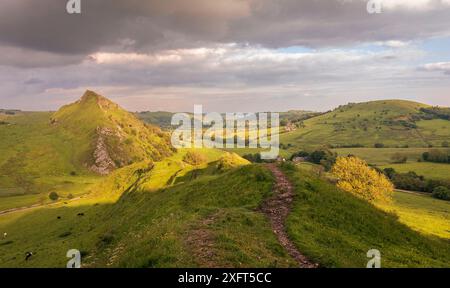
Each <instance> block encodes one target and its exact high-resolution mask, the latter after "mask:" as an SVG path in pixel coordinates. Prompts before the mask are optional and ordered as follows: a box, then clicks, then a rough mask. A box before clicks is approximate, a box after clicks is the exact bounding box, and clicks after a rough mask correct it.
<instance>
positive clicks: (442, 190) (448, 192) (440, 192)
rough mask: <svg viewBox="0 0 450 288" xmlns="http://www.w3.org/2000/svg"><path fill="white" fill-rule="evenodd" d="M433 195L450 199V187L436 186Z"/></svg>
mask: <svg viewBox="0 0 450 288" xmlns="http://www.w3.org/2000/svg"><path fill="white" fill-rule="evenodd" d="M432 196H433V197H434V198H437V199H441V200H447V201H450V189H448V188H446V187H444V186H439V187H436V188H434V190H433V194H432Z"/></svg>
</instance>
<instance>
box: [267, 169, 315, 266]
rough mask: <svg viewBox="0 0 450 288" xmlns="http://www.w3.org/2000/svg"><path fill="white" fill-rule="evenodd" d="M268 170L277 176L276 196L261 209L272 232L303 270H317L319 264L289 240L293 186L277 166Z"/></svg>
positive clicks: (268, 200)
mask: <svg viewBox="0 0 450 288" xmlns="http://www.w3.org/2000/svg"><path fill="white" fill-rule="evenodd" d="M267 168H268V169H269V170H270V171H271V172H272V174H273V175H274V176H275V181H276V183H275V187H274V195H273V196H272V197H270V198H269V199H267V200H266V201H265V202H264V203H263V205H262V207H261V209H262V211H263V212H264V214H266V216H267V217H268V218H269V220H270V224H271V226H272V230H273V232H274V233H275V235H276V236H277V238H278V241H279V242H280V244H281V246H283V247H284V249H286V251H287V252H288V253H289V255H290V256H291V257H292V258H294V259H295V260H296V261H297V263H298V264H299V266H300V267H301V268H316V267H318V265H317V264H315V263H313V262H311V261H309V260H308V258H306V257H305V256H304V255H303V254H302V253H300V251H298V249H297V247H295V245H294V243H293V242H292V241H291V240H290V239H289V237H288V234H287V232H286V227H285V222H286V218H287V217H288V215H289V213H290V212H291V209H292V202H293V200H294V192H293V187H292V184H291V183H290V182H289V180H288V179H287V177H286V175H284V173H283V172H282V171H281V170H280V168H279V167H278V166H277V164H267Z"/></svg>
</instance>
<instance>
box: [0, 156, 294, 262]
mask: <svg viewBox="0 0 450 288" xmlns="http://www.w3.org/2000/svg"><path fill="white" fill-rule="evenodd" d="M210 152H211V151H209V152H207V153H209V155H207V157H208V162H209V165H207V166H206V167H205V168H207V167H210V165H211V164H212V163H219V162H220V161H221V160H222V159H224V157H225V158H228V157H230V155H228V154H223V153H221V155H219V154H215V155H213V154H214V153H216V152H213V154H211V153H210ZM180 157H182V155H177V156H174V157H171V158H169V159H167V160H164V161H162V162H160V164H161V166H160V167H156V166H154V167H153V166H148V165H147V164H145V163H137V164H134V165H131V166H128V167H125V168H122V169H119V170H117V171H115V172H114V173H113V174H112V175H110V176H109V177H108V178H107V180H106V181H104V182H103V183H102V184H99V186H97V187H96V188H94V189H93V190H94V191H97V193H94V194H92V195H91V197H89V198H86V199H82V200H80V201H78V202H77V203H69V204H67V205H61V206H59V207H51V208H50V207H49V208H41V209H37V210H33V211H27V212H23V213H21V212H20V213H18V214H11V215H6V216H2V217H0V231H7V232H8V239H7V240H2V241H0V255H2V256H1V261H0V266H2V267H11V266H13V267H16V266H19V267H36V266H39V267H64V265H65V263H66V261H67V259H66V257H65V253H66V252H67V250H68V249H71V248H77V249H80V250H81V251H82V254H83V255H84V257H83V264H84V265H85V266H86V267H104V266H108V267H109V266H111V267H117V266H119V267H186V266H189V267H196V266H223V267H229V266H233V267H271V266H274V267H286V266H293V265H294V262H293V261H292V260H291V259H290V258H289V257H288V256H287V255H286V253H285V252H284V251H283V249H282V248H281V246H280V245H279V244H278V243H277V240H276V237H275V236H274V234H273V233H272V231H271V229H270V225H269V224H268V223H267V222H266V220H265V218H264V216H263V215H262V214H261V213H259V212H257V210H256V208H257V207H258V206H259V204H260V203H261V201H262V199H264V198H265V197H267V196H268V195H270V194H271V188H272V176H271V175H270V174H269V173H268V172H267V171H266V170H265V169H264V168H263V167H260V166H245V167H242V168H237V170H236V169H233V168H230V169H231V170H227V171H228V172H227V171H222V172H221V171H219V170H215V171H213V169H210V170H209V173H205V174H203V175H202V176H201V177H199V178H198V179H195V180H191V181H189V182H182V183H180V184H176V185H169V186H166V184H162V181H161V180H162V178H164V177H165V178H166V179H167V178H170V176H169V174H172V175H174V173H173V171H178V168H177V169H173V171H172V173H166V171H167V170H166V169H165V168H166V167H167V166H170V167H173V166H177V165H181V163H179V159H180ZM231 157H233V156H231ZM181 159H182V158H181ZM215 159H216V160H215ZM213 160H214V161H213ZM226 162H227V163H229V161H228V160H226ZM237 165H240V164H237ZM185 168H186V169H187V170H186V171H184V172H187V171H192V170H194V169H202V168H198V167H189V166H188V165H187V166H186V167H185ZM175 174H176V172H175ZM161 175H166V176H164V177H161ZM177 177H178V176H177ZM180 177H181V176H180ZM161 186H163V187H164V186H166V187H165V188H162V189H157V188H158V187H161ZM149 187H151V188H149ZM78 213H84V216H77V214H78ZM58 216H59V217H60V219H59V220H58V219H57V217H58ZM210 244H212V245H211V246H209V245H210ZM209 247H211V248H209ZM205 249H210V250H208V251H206V252H207V253H206V252H205V253H206V254H202V252H201V251H205ZM26 251H34V252H35V256H33V258H32V259H31V260H30V261H25V260H24V259H23V255H24V252H26Z"/></svg>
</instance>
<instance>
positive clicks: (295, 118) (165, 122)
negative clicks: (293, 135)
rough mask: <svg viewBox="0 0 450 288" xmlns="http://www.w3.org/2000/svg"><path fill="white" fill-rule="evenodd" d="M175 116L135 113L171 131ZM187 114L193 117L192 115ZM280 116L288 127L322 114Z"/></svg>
mask: <svg viewBox="0 0 450 288" xmlns="http://www.w3.org/2000/svg"><path fill="white" fill-rule="evenodd" d="M173 114H174V113H172V112H164V111H157V112H150V111H144V112H137V113H135V115H136V116H137V117H138V118H139V119H141V120H142V121H144V122H145V123H149V124H153V125H157V126H159V127H161V128H162V129H164V130H171V129H173V128H174V126H172V125H171V120H172V116H173ZM187 114H189V115H191V116H192V113H187ZM279 114H280V123H281V125H282V126H286V125H287V124H289V123H292V124H296V123H300V122H301V121H303V120H306V119H309V118H311V117H314V116H317V115H320V114H321V113H318V112H311V111H303V110H290V111H287V112H279ZM222 116H223V117H224V118H225V114H222Z"/></svg>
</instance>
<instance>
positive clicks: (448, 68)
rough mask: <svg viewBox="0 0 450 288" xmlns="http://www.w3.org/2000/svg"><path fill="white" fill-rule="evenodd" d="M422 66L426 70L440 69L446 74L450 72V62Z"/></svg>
mask: <svg viewBox="0 0 450 288" xmlns="http://www.w3.org/2000/svg"><path fill="white" fill-rule="evenodd" d="M422 68H423V69H425V70H426V71H440V72H444V73H445V74H450V62H436V63H428V64H425V65H423V67H422Z"/></svg>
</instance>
